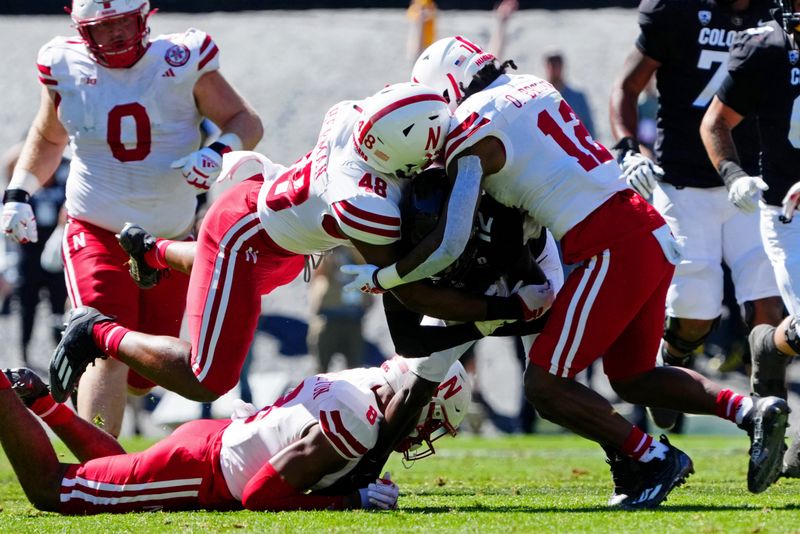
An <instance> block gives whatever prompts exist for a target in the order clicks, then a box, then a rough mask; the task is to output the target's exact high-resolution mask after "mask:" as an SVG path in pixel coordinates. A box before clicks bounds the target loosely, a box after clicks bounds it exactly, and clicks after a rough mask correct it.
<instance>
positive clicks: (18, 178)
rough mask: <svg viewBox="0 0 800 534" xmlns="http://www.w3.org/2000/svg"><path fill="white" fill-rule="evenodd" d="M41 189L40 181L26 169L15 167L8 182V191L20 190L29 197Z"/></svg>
mask: <svg viewBox="0 0 800 534" xmlns="http://www.w3.org/2000/svg"><path fill="white" fill-rule="evenodd" d="M41 187H42V184H41V180H39V178H38V177H37V176H36V175H35V174H33V173H32V172H31V171H29V170H27V169H23V168H21V167H17V168H16V169H14V173H13V174H12V175H11V180H9V181H8V189H22V190H23V191H25V192H26V193H28V194H29V195H32V194H34V193H35V192H36V191H38V190H39V188H41Z"/></svg>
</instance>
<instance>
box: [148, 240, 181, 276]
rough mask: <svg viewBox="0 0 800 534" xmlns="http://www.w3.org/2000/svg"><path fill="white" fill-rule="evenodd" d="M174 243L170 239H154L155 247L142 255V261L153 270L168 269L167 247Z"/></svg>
mask: <svg viewBox="0 0 800 534" xmlns="http://www.w3.org/2000/svg"><path fill="white" fill-rule="evenodd" d="M172 243H174V241H172V240H171V239H160V238H159V239H156V246H154V247H153V248H151V249H150V250H148V251H147V252H145V253H144V261H146V262H147V265H149V266H150V267H153V268H154V269H169V265H167V259H166V255H167V247H169V246H170V245H171V244H172Z"/></svg>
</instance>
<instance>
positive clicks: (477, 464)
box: [0, 436, 800, 534]
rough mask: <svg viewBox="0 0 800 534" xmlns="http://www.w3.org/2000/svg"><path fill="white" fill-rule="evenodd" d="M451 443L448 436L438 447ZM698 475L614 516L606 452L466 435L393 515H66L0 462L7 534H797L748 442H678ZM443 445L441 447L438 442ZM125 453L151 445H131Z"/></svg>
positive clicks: (418, 479) (406, 477) (565, 441)
mask: <svg viewBox="0 0 800 534" xmlns="http://www.w3.org/2000/svg"><path fill="white" fill-rule="evenodd" d="M442 441H444V440H442ZM673 442H674V443H675V444H676V445H677V446H679V447H681V448H683V449H684V450H685V451H686V452H688V453H689V454H690V455H691V456H692V458H693V459H694V462H695V468H696V470H697V473H696V474H695V475H694V476H693V477H692V478H690V479H689V482H688V483H687V484H686V485H684V486H682V487H680V488H678V489H676V490H675V491H674V493H673V494H672V495H671V496H670V498H669V500H668V502H666V503H664V504H663V505H662V506H661V507H660V508H659V509H658V510H656V511H650V512H637V513H630V512H621V511H608V510H606V508H605V501H606V498H607V496H608V494H609V492H610V478H609V475H608V469H607V467H606V465H605V463H603V459H602V458H603V457H602V455H601V452H600V450H599V448H598V447H596V446H594V445H593V444H591V443H589V442H586V441H583V440H580V439H578V438H574V437H569V436H541V437H539V436H535V437H514V438H505V439H491V440H487V439H477V438H461V437H459V438H458V439H455V440H449V443H446V444H445V443H442V445H441V447H440V451H439V454H437V456H435V457H433V458H429V459H426V460H422V461H420V462H417V464H416V465H414V467H413V468H412V469H409V470H407V469H404V468H403V467H402V465H401V464H400V462H399V461H397V460H393V461H392V462H391V463H390V465H389V469H390V470H391V471H392V474H393V478H395V479H396V480H397V482H398V483H399V484H400V488H401V492H402V494H401V500H400V505H401V510H399V511H397V512H384V513H368V512H360V511H356V512H292V513H277V514H271V513H255V512H246V511H243V512H234V513H230V512H229V513H212V512H188V513H187V512H181V513H161V512H159V513H142V514H127V515H100V516H93V517H91V516H90V517H60V516H57V515H55V514H48V513H41V512H37V511H36V510H34V509H33V508H32V507H31V506H30V505H28V503H27V501H26V500H25V497H24V495H23V494H22V491H21V489H20V487H19V486H18V485H17V483H16V479H15V477H14V473H13V471H12V470H11V468H10V466H9V464H8V462H7V461H6V460H5V457H3V456H2V455H0V506H2V511H0V532H2V533H6V532H12V533H17V532H31V533H33V532H36V533H39V532H74V533H92V534H93V533H97V532H137V533H147V534H149V533H153V532H177V531H180V532H221V531H232V530H237V531H245V532H246V531H251V532H274V531H277V532H318V531H325V532H328V531H331V532H348V533H353V534H357V533H361V532H422V529H433V532H436V531H469V532H481V533H482V532H535V531H548V532H588V531H597V532H638V533H651V532H652V533H660V532H693V533H697V534H702V533H708V532H721V533H722V532H724V533H728V532H747V533H754V532H759V533H760V532H800V481H793V480H791V481H790V480H782V481H779V482H778V483H777V484H776V485H775V486H773V487H772V488H770V489H769V490H767V491H766V492H765V493H763V494H761V495H751V494H749V493H748V492H747V488H746V483H745V474H746V468H747V456H746V447H747V439H746V438H745V437H743V436H742V437H733V438H732V437H694V436H693V437H680V436H678V437H675V438H674V439H673ZM437 443H441V442H437ZM126 445H127V446H128V448H129V450H135V449H141V448H143V447H144V446H146V443H145V442H127V443H126Z"/></svg>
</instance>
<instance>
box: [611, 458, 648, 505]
mask: <svg viewBox="0 0 800 534" xmlns="http://www.w3.org/2000/svg"><path fill="white" fill-rule="evenodd" d="M606 463H607V464H608V466H609V467H610V468H611V479H612V480H613V481H614V490H613V491H612V493H611V496H610V497H609V498H608V505H609V506H619V505H620V504H621V503H622V502H623V501H624V500H625V499H627V498H628V497H629V496H631V495H638V494H639V492H640V491H641V488H642V468H641V465H642V464H640V463H639V462H637V461H636V460H634V459H633V458H630V457H628V456H626V455H624V454H620V453H617V452H613V453H612V452H611V451H608V450H607V451H606Z"/></svg>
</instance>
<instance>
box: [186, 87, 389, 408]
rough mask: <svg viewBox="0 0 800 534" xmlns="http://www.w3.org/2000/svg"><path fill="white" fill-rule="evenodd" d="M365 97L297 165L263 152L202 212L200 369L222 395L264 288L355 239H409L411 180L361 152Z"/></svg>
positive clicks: (341, 112)
mask: <svg viewBox="0 0 800 534" xmlns="http://www.w3.org/2000/svg"><path fill="white" fill-rule="evenodd" d="M359 104H360V102H354V101H346V102H341V103H339V104H337V105H335V106H334V107H333V108H331V109H330V110H329V111H328V113H327V114H326V115H325V120H324V122H323V124H322V129H321V131H320V135H319V138H318V140H317V143H316V145H315V147H314V149H313V150H312V151H311V152H309V153H308V154H307V155H306V156H304V157H302V158H301V159H300V160H299V161H297V162H296V163H295V164H294V165H292V166H291V167H289V168H286V167H283V166H281V165H276V164H274V163H272V162H269V161H268V160H266V159H265V158H263V157H262V161H263V162H264V163H263V172H262V174H259V175H256V176H254V177H251V178H250V179H248V180H245V181H244V182H242V183H239V184H237V185H236V186H234V187H233V188H231V189H230V190H229V191H228V192H226V193H225V194H223V195H222V196H221V197H220V199H219V200H218V201H217V202H215V203H214V205H212V207H211V209H209V212H208V214H207V215H206V217H205V219H204V220H203V226H202V228H201V231H200V236H199V238H198V249H197V253H196V256H195V261H194V265H193V267H192V275H191V281H190V290H189V296H188V298H187V310H188V311H187V316H188V322H189V332H190V336H191V342H192V368H193V370H194V372H195V375H196V376H197V378H198V380H199V381H200V382H201V383H203V385H204V386H205V387H206V388H208V389H210V390H211V391H214V392H216V393H219V394H223V393H225V392H227V391H228V390H230V389H231V388H232V387H233V386H234V385H235V384H236V383H237V381H238V379H239V372H240V370H241V366H242V362H243V361H244V358H245V356H246V355H247V350H248V348H249V346H250V343H251V342H252V339H253V333H254V332H255V329H256V323H257V321H258V316H259V315H260V313H261V296H262V295H266V294H267V293H269V292H270V291H272V290H273V289H275V288H276V287H278V286H281V285H284V284H287V283H289V282H291V281H292V280H294V279H295V278H296V277H297V275H298V274H299V273H300V271H301V270H302V269H303V266H304V256H305V255H309V254H314V253H320V252H324V251H326V250H330V249H332V248H334V247H336V246H339V245H344V244H348V243H349V242H350V240H351V239H352V240H357V241H363V242H366V243H370V244H373V245H387V244H390V243H393V242H395V241H398V240H399V239H400V207H399V203H400V198H401V196H402V189H403V187H404V182H403V181H402V180H400V179H398V178H395V177H390V176H387V175H384V174H381V173H378V172H377V171H375V170H373V169H371V168H370V167H368V166H367V165H366V164H365V163H364V162H363V161H361V159H360V158H359V157H358V156H357V155H356V154H355V152H354V148H353V141H352V133H353V127H354V125H355V122H356V120H358V118H359V117H360V115H359ZM247 157H248V156H247V154H246V153H241V154H240V153H232V154H229V155H226V159H228V160H229V161H230V158H234V160H236V159H237V158H247ZM242 160H243V159H240V161H242ZM227 164H228V163H227V162H226V165H227ZM233 168H234V169H235V168H237V165H236V163H233ZM234 174H235V171H234ZM234 179H235V177H234Z"/></svg>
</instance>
